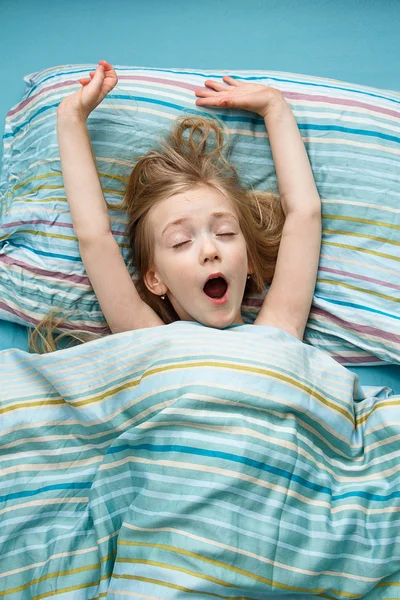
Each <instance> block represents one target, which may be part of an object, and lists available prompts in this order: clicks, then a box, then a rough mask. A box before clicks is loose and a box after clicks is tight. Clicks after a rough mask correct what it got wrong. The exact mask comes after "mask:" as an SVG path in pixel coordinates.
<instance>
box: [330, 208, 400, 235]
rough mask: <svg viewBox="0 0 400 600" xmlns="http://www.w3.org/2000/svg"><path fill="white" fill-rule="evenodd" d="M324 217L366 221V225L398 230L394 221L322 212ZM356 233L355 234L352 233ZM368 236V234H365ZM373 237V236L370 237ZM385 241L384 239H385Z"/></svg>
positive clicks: (399, 226) (356, 221)
mask: <svg viewBox="0 0 400 600" xmlns="http://www.w3.org/2000/svg"><path fill="white" fill-rule="evenodd" d="M322 217H323V218H324V219H337V220H339V221H352V222H353V223H366V224H368V225H375V226H378V227H389V228H390V229H398V230H399V231H400V225H395V224H394V223H385V221H373V220H372V219H360V218H359V217H346V216H343V215H327V214H324V213H322ZM353 235H356V234H353ZM366 237H369V236H366ZM371 239H375V238H371ZM385 241H386V240H385Z"/></svg>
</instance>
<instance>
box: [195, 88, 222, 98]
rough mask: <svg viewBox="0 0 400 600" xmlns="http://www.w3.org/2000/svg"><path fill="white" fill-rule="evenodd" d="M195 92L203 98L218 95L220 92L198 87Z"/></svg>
mask: <svg viewBox="0 0 400 600" xmlns="http://www.w3.org/2000/svg"><path fill="white" fill-rule="evenodd" d="M194 93H195V94H196V96H200V97H201V98H209V97H210V96H218V94H219V92H212V91H211V90H207V89H206V88H197V89H196V90H195V92H194Z"/></svg>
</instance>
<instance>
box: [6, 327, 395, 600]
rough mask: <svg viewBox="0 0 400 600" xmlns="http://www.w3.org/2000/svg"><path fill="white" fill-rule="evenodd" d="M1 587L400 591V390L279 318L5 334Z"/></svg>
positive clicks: (92, 594)
mask: <svg viewBox="0 0 400 600" xmlns="http://www.w3.org/2000/svg"><path fill="white" fill-rule="evenodd" d="M0 381H1V393H0V398H1V403H0V410H1V420H0V424H1V426H0V444H1V448H2V453H1V465H0V469H1V478H2V479H1V480H2V486H1V491H0V495H1V501H0V522H1V530H0V557H1V560H0V582H1V585H0V597H1V598H7V600H39V599H44V598H60V599H61V598H62V599H63V600H89V599H90V600H95V599H96V600H97V599H100V598H107V599H114V598H121V599H122V598H124V599H125V598H148V599H150V598H151V599H153V598H160V599H168V600H172V599H174V600H175V599H178V598H196V599H202V598H204V599H206V598H210V599H212V598H213V599H215V598H224V599H250V598H251V599H265V598H276V599H278V598H293V597H299V598H304V599H311V598H313V597H315V596H318V597H322V598H328V599H341V600H349V599H355V598H360V597H363V598H366V599H367V600H377V599H380V600H382V599H389V598H397V597H398V594H399V589H400V535H399V527H400V523H399V518H400V517H399V515H400V486H399V470H400V451H399V438H400V428H399V419H398V414H399V404H400V396H394V395H391V394H390V393H389V391H388V390H387V388H377V387H375V388H374V387H364V388H361V386H360V385H359V382H358V377H357V376H356V375H355V374H353V373H352V372H350V371H348V370H347V369H345V368H344V367H343V366H341V365H340V364H338V362H337V361H335V360H333V359H332V358H331V357H329V356H328V355H327V354H326V353H324V352H321V351H320V350H318V349H317V348H313V347H311V346H308V345H306V344H303V343H301V342H300V341H299V340H297V339H296V338H294V337H293V336H291V335H290V334H288V333H286V332H284V331H282V330H279V329H276V328H274V327H265V326H254V325H239V326H233V327H231V328H229V329H228V330H224V331H220V330H216V329H212V328H207V327H203V326H202V325H200V324H198V323H185V322H177V323H173V324H171V325H167V326H161V327H155V328H151V329H145V330H138V331H134V332H125V333H122V334H118V335H113V336H108V337H106V338H102V339H100V340H97V341H94V342H90V343H87V344H84V345H82V346H78V347H74V348H70V349H66V350H62V351H59V352H56V353H53V354H49V355H33V354H28V353H26V352H23V351H21V350H17V349H11V350H4V351H2V352H1V353H0Z"/></svg>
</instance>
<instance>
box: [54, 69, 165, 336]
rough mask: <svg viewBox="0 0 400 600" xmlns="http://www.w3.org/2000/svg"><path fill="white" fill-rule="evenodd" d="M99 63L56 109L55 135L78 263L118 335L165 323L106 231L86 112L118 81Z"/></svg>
mask: <svg viewBox="0 0 400 600" xmlns="http://www.w3.org/2000/svg"><path fill="white" fill-rule="evenodd" d="M101 63H103V65H104V66H103V68H100V67H98V68H97V69H96V72H95V74H94V75H93V74H91V77H92V80H91V81H90V80H89V81H88V80H80V81H81V83H82V85H85V84H87V83H89V85H87V86H86V87H82V88H81V89H80V90H79V91H78V92H75V93H74V94H72V95H71V96H68V97H67V98H66V99H65V100H63V101H62V102H61V104H60V106H59V107H58V110H57V136H58V145H59V150H60V160H61V167H62V174H63V179H64V187H65V191H66V196H67V200H68V204H69V207H70V211H71V215H72V223H73V227H74V231H75V234H76V236H77V238H78V242H79V250H80V253H81V257H82V262H83V264H84V266H85V269H86V272H87V274H88V277H89V280H90V283H91V285H92V287H93V290H94V292H95V294H96V297H97V299H98V301H99V304H100V307H101V309H102V312H103V314H104V317H105V319H106V321H107V323H108V326H109V327H110V329H111V331H112V332H113V333H119V332H121V331H128V330H133V329H141V328H144V327H156V326H159V325H164V322H163V321H162V320H161V319H160V318H159V316H158V315H157V314H156V312H155V311H154V310H153V309H152V308H150V306H148V305H147V304H146V303H145V302H143V300H142V299H141V298H140V296H139V294H138V292H137V290H136V287H135V284H134V283H133V281H132V279H131V276H130V273H129V271H128V269H127V267H126V265H125V262H124V260H123V257H122V255H121V252H120V250H119V247H118V244H117V242H116V241H115V239H114V237H113V235H112V233H111V220H110V216H109V214H108V209H107V205H106V202H105V199H104V195H103V191H102V188H101V183H100V180H99V176H98V173H97V169H96V165H95V159H94V155H93V151H92V146H91V143H90V139H89V134H88V131H87V127H86V120H87V117H88V116H89V114H90V112H91V111H92V110H93V109H94V108H96V106H97V105H98V104H100V102H101V101H102V100H103V99H104V97H105V96H106V94H107V93H108V92H109V91H110V90H111V89H112V88H113V87H114V86H115V84H116V82H117V78H116V75H115V71H114V69H113V68H112V67H111V65H109V64H108V63H106V62H105V61H101ZM107 72H108V74H107ZM107 79H108V82H107ZM83 82H85V83H83Z"/></svg>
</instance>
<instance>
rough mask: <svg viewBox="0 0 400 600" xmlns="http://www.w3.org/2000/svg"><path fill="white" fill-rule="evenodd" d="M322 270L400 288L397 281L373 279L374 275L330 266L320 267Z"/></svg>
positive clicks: (395, 288)
mask: <svg viewBox="0 0 400 600" xmlns="http://www.w3.org/2000/svg"><path fill="white" fill-rule="evenodd" d="M319 270H320V271H327V272H329V273H336V274H337V275H342V276H343V277H352V278H353V279H361V280H362V281H370V282H371V283H377V284H378V285H381V286H383V287H388V288H392V289H394V290H400V285H396V284H395V283H389V282H388V281H382V280H381V279H373V278H372V277H365V275H357V274H356V273H350V272H348V271H339V269H331V268H329V267H320V269H319Z"/></svg>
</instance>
